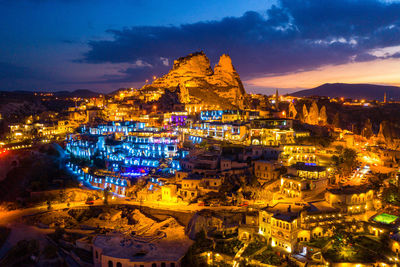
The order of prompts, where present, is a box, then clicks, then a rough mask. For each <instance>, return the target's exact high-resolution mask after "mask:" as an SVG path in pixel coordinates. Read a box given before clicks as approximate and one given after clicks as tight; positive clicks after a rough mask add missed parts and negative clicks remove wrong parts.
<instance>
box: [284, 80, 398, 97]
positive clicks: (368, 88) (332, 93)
mask: <svg viewBox="0 0 400 267" xmlns="http://www.w3.org/2000/svg"><path fill="white" fill-rule="evenodd" d="M385 92H386V96H387V99H388V100H390V99H396V100H398V99H400V87H397V86H385V85H375V84H348V83H325V84H323V85H320V86H318V87H315V88H312V89H306V90H301V91H297V92H294V93H292V94H291V95H292V96H298V97H301V96H328V97H344V98H353V99H367V100H380V101H382V100H383V95H384V94H385Z"/></svg>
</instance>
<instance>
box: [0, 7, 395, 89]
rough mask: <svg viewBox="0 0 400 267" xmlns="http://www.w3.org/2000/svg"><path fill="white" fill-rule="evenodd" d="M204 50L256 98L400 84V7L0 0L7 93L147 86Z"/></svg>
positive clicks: (0, 79)
mask: <svg viewBox="0 0 400 267" xmlns="http://www.w3.org/2000/svg"><path fill="white" fill-rule="evenodd" d="M200 50H202V51H204V52H205V53H206V55H207V56H208V57H209V58H210V61H211V64H212V66H213V65H214V64H215V63H216V62H217V61H218V58H219V56H220V55H222V54H224V53H226V54H229V55H230V56H231V58H232V61H233V64H234V66H235V68H236V70H237V71H238V73H239V74H240V76H241V78H242V81H243V82H244V85H245V88H246V91H247V92H254V93H265V94H270V93H273V92H275V89H279V90H280V92H283V93H286V92H291V91H295V90H299V89H304V88H312V87H315V86H318V85H321V84H323V83H327V82H331V83H332V82H346V83H375V84H384V85H398V86H400V2H399V1H383V0H359V1H357V0H274V1H268V0H262V1H261V0H246V1H243V0H218V1H216V0H202V1H191V0H176V1H173V0H170V1H166V0H130V1H128V0H113V1H108V0H18V1H15V0H0V90H31V91H59V90H75V89H91V90H93V91H98V92H110V91H113V90H115V89H118V88H120V87H135V88H139V87H141V86H142V85H143V84H144V81H145V80H146V79H150V78H151V77H152V76H154V75H155V76H161V75H162V74H165V73H167V72H168V70H169V69H170V68H171V65H172V63H173V60H174V59H176V58H179V57H181V56H185V55H187V54H189V53H192V52H196V51H200Z"/></svg>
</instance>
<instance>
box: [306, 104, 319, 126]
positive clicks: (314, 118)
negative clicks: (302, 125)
mask: <svg viewBox="0 0 400 267" xmlns="http://www.w3.org/2000/svg"><path fill="white" fill-rule="evenodd" d="M318 121H319V110H318V106H317V103H316V102H315V101H313V102H312V104H311V107H310V112H309V113H308V123H309V124H318Z"/></svg>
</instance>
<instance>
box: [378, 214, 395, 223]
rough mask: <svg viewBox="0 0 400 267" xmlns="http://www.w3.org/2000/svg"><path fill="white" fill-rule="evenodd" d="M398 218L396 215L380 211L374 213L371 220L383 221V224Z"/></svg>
mask: <svg viewBox="0 0 400 267" xmlns="http://www.w3.org/2000/svg"><path fill="white" fill-rule="evenodd" d="M398 219H399V217H398V216H395V215H391V214H387V213H381V214H378V215H376V216H375V217H374V218H373V219H372V220H373V221H375V222H378V223H383V224H392V223H394V222H395V221H397V220H398Z"/></svg>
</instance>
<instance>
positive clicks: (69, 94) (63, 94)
mask: <svg viewBox="0 0 400 267" xmlns="http://www.w3.org/2000/svg"><path fill="white" fill-rule="evenodd" d="M99 95H101V94H100V93H97V92H93V91H90V90H88V89H78V90H75V91H58V92H54V96H58V97H83V98H88V97H98V96H99Z"/></svg>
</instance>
